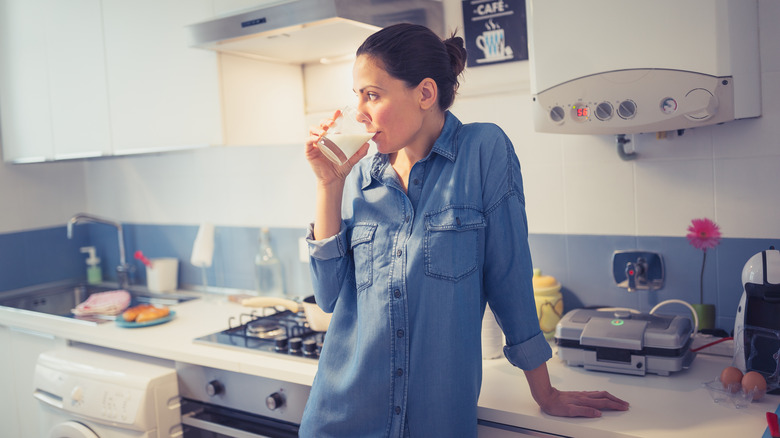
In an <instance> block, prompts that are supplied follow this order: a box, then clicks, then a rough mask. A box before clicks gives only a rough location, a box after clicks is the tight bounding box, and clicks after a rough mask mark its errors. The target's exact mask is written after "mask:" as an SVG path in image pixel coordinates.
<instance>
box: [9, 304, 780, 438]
mask: <svg viewBox="0 0 780 438" xmlns="http://www.w3.org/2000/svg"><path fill="white" fill-rule="evenodd" d="M172 309H173V310H175V311H176V316H175V318H174V319H173V320H172V321H171V322H169V323H165V324H161V325H156V326H150V327H144V328H133V329H126V328H121V327H118V326H116V325H115V324H113V323H104V324H98V325H96V326H95V325H87V324H82V323H79V322H76V321H69V320H64V319H62V318H55V317H50V316H45V315H41V314H35V313H31V312H27V311H21V310H16V309H10V308H6V307H0V325H4V326H9V327H14V328H17V329H22V330H26V331H31V332H39V333H47V334H54V335H56V336H57V337H60V338H64V339H69V340H72V341H77V342H83V343H87V344H92V345H99V346H103V347H108V348H114V349H120V350H124V351H129V352H133V353H138V354H143V355H148V356H155V357H160V358H164V359H169V360H174V361H180V362H187V363H192V364H197V365H204V366H209V367H214V368H221V369H226V370H231V371H238V372H243V373H247V374H251V375H257V376H264V377H270V378H275V379H281V380H286V381H289V382H294V383H298V384H303V385H311V383H312V380H313V378H314V374H315V372H316V369H317V364H316V362H315V361H312V360H310V359H299V358H287V357H284V356H281V355H275V354H272V353H257V352H250V351H238V350H233V349H229V348H223V347H217V346H209V345H203V344H198V343H194V342H193V339H195V338H197V337H199V336H204V335H208V334H211V333H214V332H217V331H220V330H223V329H225V328H226V327H227V321H228V319H229V318H230V317H238V315H239V314H240V313H242V312H246V311H247V310H249V309H247V308H245V307H242V306H240V305H238V304H235V303H232V302H229V301H228V300H227V298H226V297H225V296H222V295H206V296H205V297H204V298H201V299H198V300H193V301H189V302H185V303H181V304H178V305H176V306H172ZM553 349H555V347H554V346H553ZM729 364H730V359H729V358H726V357H722V356H711V355H704V354H699V355H698V356H697V357H696V359H695V360H694V361H693V364H692V365H691V367H690V368H689V369H688V370H684V371H680V372H677V373H672V375H671V376H668V377H663V376H657V375H652V374H649V375H646V376H629V375H622V374H612V373H603V372H594V371H587V370H584V369H582V368H579V367H569V366H566V365H565V364H564V363H563V362H562V361H561V360H559V359H558V358H557V356H554V357H553V358H552V359H551V360H550V361H549V362H548V364H547V365H548V368H549V372H550V379H551V380H552V383H553V385H554V386H555V387H557V388H558V389H560V390H606V391H609V392H611V393H612V394H614V395H616V396H618V397H620V398H623V399H625V400H627V401H629V402H630V403H631V409H630V410H629V411H627V412H612V411H604V414H603V416H602V417H601V418H595V419H585V418H561V417H553V416H549V415H546V414H544V413H542V412H541V411H540V409H539V407H538V406H537V405H536V403H535V402H534V401H533V399H532V398H531V395H530V391H529V389H528V385H527V384H526V382H525V377H524V376H523V373H522V372H521V371H520V370H518V369H516V368H514V367H512V366H511V365H510V364H509V363H508V362H507V361H506V360H505V359H495V360H487V361H484V362H483V378H482V393H481V396H480V400H479V418H480V419H482V420H488V421H493V422H497V423H503V424H509V425H515V426H519V427H523V428H526V429H534V430H539V431H544V432H548V433H556V434H560V435H566V436H576V437H585V438H587V437H598V438H609V437H664V438H674V437H680V438H682V437H686V438H688V437H691V436H712V437H724V438H725V437H756V438H758V437H761V436H762V434H763V433H764V430H765V428H766V420H765V412H767V411H773V412H774V411H775V409H777V407H778V402H780V397H778V396H771V395H767V396H766V397H764V398H763V399H762V400H761V401H758V402H753V403H752V404H751V405H749V406H748V407H747V408H744V409H736V408H734V407H733V405H731V404H730V403H728V402H721V403H720V404H716V403H714V402H713V401H712V399H711V398H710V396H709V394H708V393H707V391H706V389H705V388H704V387H703V386H702V382H704V381H707V380H711V379H713V378H715V377H717V376H718V375H719V374H720V371H721V370H722V369H723V368H724V367H725V366H728V365H729Z"/></svg>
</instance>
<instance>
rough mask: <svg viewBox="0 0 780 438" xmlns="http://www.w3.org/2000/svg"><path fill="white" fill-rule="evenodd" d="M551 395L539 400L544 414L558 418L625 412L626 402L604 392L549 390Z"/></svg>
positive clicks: (626, 408) (591, 416)
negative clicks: (611, 411)
mask: <svg viewBox="0 0 780 438" xmlns="http://www.w3.org/2000/svg"><path fill="white" fill-rule="evenodd" d="M551 389H552V391H551V393H550V394H549V395H548V396H547V397H546V398H544V399H543V400H539V407H541V408H542V411H544V413H546V414H549V415H555V416H558V417H590V418H593V417H600V416H601V411H602V410H604V409H609V410H613V411H627V410H628V402H626V401H624V400H621V399H619V398H617V397H615V396H614V395H612V394H610V393H608V392H606V391H559V390H557V389H555V388H551Z"/></svg>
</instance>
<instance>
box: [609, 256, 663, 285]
mask: <svg viewBox="0 0 780 438" xmlns="http://www.w3.org/2000/svg"><path fill="white" fill-rule="evenodd" d="M612 266H613V271H612V272H613V276H614V279H615V284H616V285H617V286H618V287H623V288H626V289H627V290H628V292H636V291H637V290H658V289H661V288H662V287H663V285H664V268H663V259H662V258H661V255H660V254H657V253H653V252H647V251H615V253H614V254H613V255H612Z"/></svg>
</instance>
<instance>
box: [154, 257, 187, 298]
mask: <svg viewBox="0 0 780 438" xmlns="http://www.w3.org/2000/svg"><path fill="white" fill-rule="evenodd" d="M150 261H151V262H152V265H151V266H147V267H146V287H147V288H148V289H149V292H156V293H163V292H175V291H176V289H177V288H178V285H179V259H175V258H172V257H165V258H157V259H151V260H150Z"/></svg>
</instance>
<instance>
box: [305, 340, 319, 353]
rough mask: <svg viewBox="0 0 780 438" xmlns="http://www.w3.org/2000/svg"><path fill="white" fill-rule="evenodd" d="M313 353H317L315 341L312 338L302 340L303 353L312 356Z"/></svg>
mask: <svg viewBox="0 0 780 438" xmlns="http://www.w3.org/2000/svg"><path fill="white" fill-rule="evenodd" d="M315 354H317V341H315V340H314V339H307V340H305V341H303V355H304V356H314V355H315Z"/></svg>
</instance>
